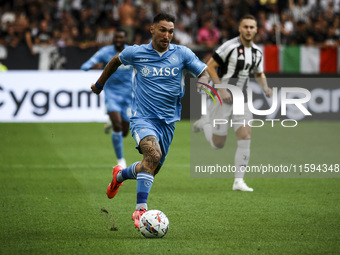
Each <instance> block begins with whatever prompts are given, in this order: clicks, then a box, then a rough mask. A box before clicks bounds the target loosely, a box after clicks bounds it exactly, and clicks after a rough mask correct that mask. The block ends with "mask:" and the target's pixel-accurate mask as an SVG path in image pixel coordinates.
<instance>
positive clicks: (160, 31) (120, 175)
mask: <svg viewBox="0 0 340 255" xmlns="http://www.w3.org/2000/svg"><path fill="white" fill-rule="evenodd" d="M174 23H175V17H173V16H172V15H169V14H166V13H160V14H157V15H156V16H155V17H154V20H153V24H152V26H151V29H150V32H151V34H152V41H151V42H150V43H149V44H144V45H140V46H137V45H135V46H132V47H128V48H126V49H125V50H123V51H122V52H121V53H120V54H118V55H116V56H114V57H113V58H112V59H111V61H110V62H109V63H108V64H107V66H106V67H105V69H104V71H103V73H102V74H101V76H100V77H99V79H98V80H97V82H96V83H95V84H92V86H91V89H92V91H93V92H94V93H96V94H99V93H100V92H101V90H102V89H103V85H104V84H105V82H106V81H107V79H108V78H109V77H110V76H111V74H112V73H114V72H115V71H116V70H117V68H118V66H120V65H121V64H122V63H123V64H124V65H132V66H133V67H134V72H135V81H134V84H133V91H134V95H135V97H134V98H133V102H132V117H131V120H130V131H131V134H132V136H133V138H134V139H135V141H136V143H137V148H138V150H139V152H140V153H142V154H143V160H142V161H141V162H135V163H133V164H132V165H131V166H129V167H128V168H126V169H122V168H121V167H120V166H116V167H114V168H113V179H112V182H111V183H110V184H109V186H108V188H107V196H108V197H109V198H113V197H114V196H115V195H116V194H117V192H118V188H119V186H120V185H122V184H123V181H124V180H127V179H137V205H136V211H135V212H134V213H133V214H132V218H133V220H134V223H135V226H136V227H137V228H139V219H140V217H141V216H142V215H143V213H144V212H145V211H146V210H147V209H148V208H147V198H148V194H149V192H150V189H151V186H152V183H153V180H154V176H155V175H156V174H157V173H158V171H159V170H160V168H161V166H162V165H163V163H164V160H165V157H166V155H167V153H168V150H169V147H170V144H171V141H172V138H173V135H174V130H175V121H179V120H180V113H181V98H182V96H183V94H184V78H185V73H186V72H187V71H188V72H190V73H191V74H193V75H194V76H196V77H202V76H205V77H208V73H207V72H206V71H205V69H206V67H207V66H206V65H205V64H204V63H203V62H201V61H200V60H199V59H198V58H197V56H196V55H195V54H194V53H193V52H192V51H191V50H190V49H188V48H186V47H184V46H178V45H174V44H170V42H171V39H172V38H173V35H174V29H175V28H174Z"/></svg>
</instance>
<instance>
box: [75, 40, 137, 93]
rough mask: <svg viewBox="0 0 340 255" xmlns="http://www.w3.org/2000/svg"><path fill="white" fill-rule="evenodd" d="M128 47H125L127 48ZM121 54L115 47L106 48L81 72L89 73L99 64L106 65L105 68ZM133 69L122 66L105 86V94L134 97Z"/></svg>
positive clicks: (82, 67)
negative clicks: (112, 59) (114, 57)
mask: <svg viewBox="0 0 340 255" xmlns="http://www.w3.org/2000/svg"><path fill="white" fill-rule="evenodd" d="M126 47H128V45H125V48H126ZM118 53H119V52H118V51H117V50H116V49H115V46H114V45H109V46H104V47H102V48H101V49H100V50H99V51H97V52H96V54H94V55H93V56H92V57H91V58H90V59H89V60H88V61H86V62H85V63H84V64H82V66H81V70H84V71H88V70H90V69H91V68H92V66H93V65H95V64H97V63H104V66H105V65H106V64H107V63H108V62H109V61H110V60H111V58H112V57H113V56H115V55H117V54H118ZM132 74H133V68H132V66H129V65H121V66H120V67H119V68H118V69H117V71H116V72H115V73H114V74H113V75H111V77H110V78H109V79H108V80H107V82H106V83H105V86H104V93H105V94H109V93H114V94H115V95H120V96H126V97H128V98H130V99H131V97H132V90H131V86H132V79H133V76H132Z"/></svg>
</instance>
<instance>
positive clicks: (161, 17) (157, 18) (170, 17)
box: [153, 12, 176, 24]
mask: <svg viewBox="0 0 340 255" xmlns="http://www.w3.org/2000/svg"><path fill="white" fill-rule="evenodd" d="M162 20H165V21H168V22H172V23H175V20H176V18H175V16H173V15H171V14H168V13H165V12H161V13H158V14H157V15H156V16H155V17H154V18H153V24H156V23H159V22H160V21H162Z"/></svg>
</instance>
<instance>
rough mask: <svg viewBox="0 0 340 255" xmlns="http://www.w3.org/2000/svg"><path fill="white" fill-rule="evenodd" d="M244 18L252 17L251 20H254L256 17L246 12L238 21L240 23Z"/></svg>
mask: <svg viewBox="0 0 340 255" xmlns="http://www.w3.org/2000/svg"><path fill="white" fill-rule="evenodd" d="M244 19H252V20H255V21H256V18H255V17H254V16H253V15H251V14H246V15H244V16H243V17H242V18H241V20H240V23H241V22H242V20H244Z"/></svg>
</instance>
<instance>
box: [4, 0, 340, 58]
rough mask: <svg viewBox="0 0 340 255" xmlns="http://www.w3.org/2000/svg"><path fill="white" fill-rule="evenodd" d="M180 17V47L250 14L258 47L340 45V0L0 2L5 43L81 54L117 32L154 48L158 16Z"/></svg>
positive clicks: (212, 36) (202, 43)
mask: <svg viewBox="0 0 340 255" xmlns="http://www.w3.org/2000/svg"><path fill="white" fill-rule="evenodd" d="M160 11H164V12H168V13H171V14H173V15H175V16H176V19H177V20H176V29H175V37H174V42H175V43H178V44H182V45H187V46H189V47H191V48H195V47H208V48H214V47H217V46H218V45H219V44H221V43H223V42H224V41H226V40H228V39H231V38H233V37H235V36H237V35H238V21H239V19H240V18H241V17H242V16H243V15H245V14H248V13H249V14H252V15H254V16H255V17H256V18H257V21H258V33H257V36H256V38H255V42H256V43H258V44H285V45H296V44H304V45H314V46H321V47H323V46H334V47H336V46H338V45H339V37H340V0H196V1H194V0H173V1H168V0H162V1H161V0H11V1H7V0H0V17H1V18H0V45H5V46H9V47H16V46H17V45H18V44H20V43H25V44H26V45H27V46H28V48H29V49H30V50H31V52H32V54H35V53H36V52H35V50H34V47H33V46H34V45H42V46H46V45H54V46H57V47H59V48H62V47H65V46H77V47H80V48H82V49H84V48H87V47H93V46H98V47H100V46H104V45H108V44H111V43H112V38H113V34H114V31H115V29H116V28H117V27H118V26H120V27H121V28H123V29H125V30H126V31H127V32H128V42H129V44H142V43H148V42H149V41H150V39H151V34H150V32H149V29H150V26H151V23H152V19H153V16H154V15H155V14H156V13H158V12H160Z"/></svg>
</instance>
